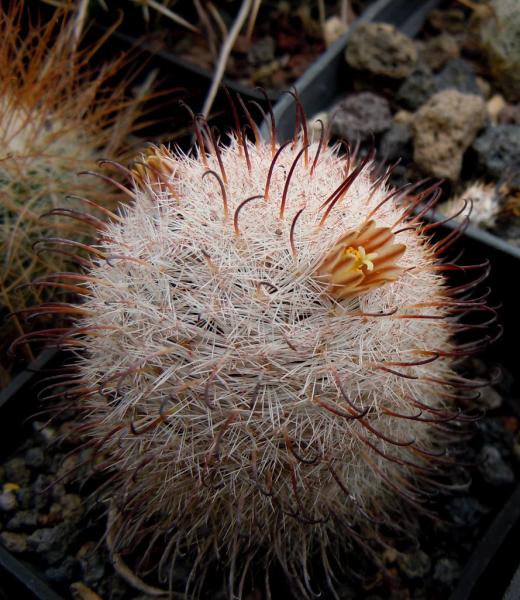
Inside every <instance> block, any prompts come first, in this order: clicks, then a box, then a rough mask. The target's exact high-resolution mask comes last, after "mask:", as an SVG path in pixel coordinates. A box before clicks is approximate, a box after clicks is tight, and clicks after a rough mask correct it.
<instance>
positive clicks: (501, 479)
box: [478, 444, 515, 487]
mask: <svg viewBox="0 0 520 600" xmlns="http://www.w3.org/2000/svg"><path fill="white" fill-rule="evenodd" d="M479 460H480V461H481V462H480V464H479V466H478V470H479V473H480V474H481V475H482V479H484V481H485V482H486V483H488V484H489V485H492V486H495V487H500V486H503V485H510V484H512V483H514V481H515V474H514V473H513V470H512V469H511V467H509V466H508V465H507V464H506V463H505V462H504V459H503V458H502V456H501V454H500V451H499V450H498V449H497V448H496V446H492V445H491V444H485V445H484V446H483V447H482V450H481V451H480V454H479Z"/></svg>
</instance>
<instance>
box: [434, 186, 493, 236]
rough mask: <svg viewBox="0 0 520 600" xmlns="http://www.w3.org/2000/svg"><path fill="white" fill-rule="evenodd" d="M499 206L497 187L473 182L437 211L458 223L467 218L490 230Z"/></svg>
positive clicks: (441, 205)
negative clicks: (456, 220)
mask: <svg viewBox="0 0 520 600" xmlns="http://www.w3.org/2000/svg"><path fill="white" fill-rule="evenodd" d="M501 204H502V202H501V198H500V193H499V190H498V189H497V186H495V185H493V184H486V183H483V182H480V181H473V182H471V183H469V184H468V185H467V187H466V189H465V190H464V191H463V192H462V193H461V194H459V195H458V196H455V197H454V198H451V199H450V200H448V201H447V202H443V203H442V204H440V205H439V211H440V212H442V213H443V214H445V215H450V216H452V217H453V218H454V219H458V220H460V221H462V220H463V219H464V218H466V217H468V218H469V220H470V221H471V223H474V224H475V225H477V226H478V227H486V228H492V227H493V226H494V225H495V222H496V219H497V217H498V215H499V213H500V208H501Z"/></svg>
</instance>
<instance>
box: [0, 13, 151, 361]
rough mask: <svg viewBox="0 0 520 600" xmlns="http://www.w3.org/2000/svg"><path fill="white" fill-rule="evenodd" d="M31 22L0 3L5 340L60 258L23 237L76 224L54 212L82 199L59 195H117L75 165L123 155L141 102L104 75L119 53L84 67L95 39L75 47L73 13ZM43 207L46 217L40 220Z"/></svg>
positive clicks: (47, 293)
mask: <svg viewBox="0 0 520 600" xmlns="http://www.w3.org/2000/svg"><path fill="white" fill-rule="evenodd" d="M27 21H28V22H27ZM34 21H35V20H34V17H33V19H32V20H31V17H30V15H29V14H26V7H25V6H24V2H22V1H17V2H13V3H11V5H10V7H9V8H1V9H0V38H1V39H2V43H1V44H0V81H1V87H0V145H1V160H0V211H1V212H0V223H1V225H0V255H1V256H2V261H1V276H0V302H1V304H2V305H3V308H4V309H5V310H6V311H7V312H11V313H15V314H14V316H13V318H12V319H11V320H7V317H6V316H5V315H2V318H4V317H5V318H6V321H5V322H4V323H3V324H2V326H1V328H0V335H1V336H2V338H3V342H2V346H4V345H5V346H6V347H7V346H8V345H9V343H10V341H12V336H13V335H14V331H13V329H14V328H16V329H17V331H18V334H20V333H23V331H24V326H25V324H24V323H23V319H21V318H20V317H19V315H20V313H18V312H17V311H20V310H21V311H22V313H21V314H23V310H24V309H25V308H26V307H28V306H30V305H31V304H34V303H36V302H41V301H43V300H45V299H49V298H50V297H51V289H52V288H51V287H50V286H47V287H45V288H44V287H43V286H40V287H34V286H30V285H29V284H30V282H31V281H32V280H33V279H35V278H37V277H38V276H39V275H43V274H45V273H48V272H49V271H50V270H55V271H60V270H62V269H63V268H64V267H65V265H67V260H66V257H65V256H64V254H63V253H56V252H55V253H52V254H50V253H47V254H45V256H43V255H41V254H35V253H34V252H33V248H32V245H33V244H34V243H35V242H36V241H37V240H38V239H40V238H42V237H45V236H49V235H51V232H53V234H54V235H55V236H61V237H64V238H68V237H71V236H77V235H79V234H80V232H81V230H82V229H85V226H86V224H85V223H84V222H81V223H79V224H78V223H77V222H75V221H74V220H72V219H67V218H65V216H64V215H65V213H67V214H69V215H73V214H74V212H73V211H74V210H77V209H78V208H82V207H83V205H84V202H83V201H81V200H80V199H78V198H76V199H70V200H69V202H68V204H67V209H66V210H65V211H60V210H58V209H59V207H61V206H63V205H64V197H65V195H67V194H68V195H69V197H71V198H74V196H85V195H87V196H88V194H89V192H92V193H93V194H94V195H95V196H96V198H98V199H101V198H102V204H103V205H104V206H111V207H113V206H115V203H116V199H117V197H118V196H119V197H122V195H121V194H116V193H115V191H116V189H115V188H114V187H113V186H110V185H105V184H104V183H103V182H101V180H96V182H95V183H94V184H93V183H92V182H91V181H88V180H87V179H86V178H85V177H83V178H79V177H78V176H77V173H78V172H79V171H82V170H89V169H93V168H96V167H97V165H96V162H97V160H99V159H100V158H110V157H112V158H119V159H121V158H122V157H123V156H124V153H123V151H125V150H126V151H127V150H128V139H127V138H128V135H129V134H130V133H131V132H132V131H133V129H134V128H135V122H136V118H137V117H138V116H139V112H140V108H139V105H140V102H141V101H142V100H143V98H135V99H129V98H128V97H126V96H125V87H126V85H127V84H128V81H124V82H119V83H116V82H115V80H114V76H115V75H116V74H117V73H118V72H119V71H120V70H121V67H122V66H123V64H124V61H125V59H124V57H119V58H118V59H116V60H114V61H113V62H112V63H110V64H105V65H98V67H97V68H89V67H88V65H87V63H88V61H90V60H91V59H92V57H93V56H94V54H95V52H96V51H97V49H98V48H99V46H100V45H101V44H102V43H103V41H104V39H100V40H98V41H97V42H96V44H95V45H94V46H91V47H84V46H82V45H81V43H80V42H81V40H80V37H81V35H80V31H79V28H80V24H79V23H78V19H77V15H76V14H75V13H74V12H73V11H68V10H66V9H58V10H56V11H55V12H54V14H53V15H52V17H51V18H50V20H49V21H47V22H44V23H43V24H41V23H37V22H34ZM107 35H108V34H107ZM48 213H51V214H53V215H54V217H53V218H47V219H42V216H43V215H45V214H48ZM76 239H78V240H79V239H80V238H76ZM13 325H14V327H13ZM2 358H3V359H5V356H2ZM3 362H4V360H3ZM3 366H4V367H5V366H6V365H5V364H3Z"/></svg>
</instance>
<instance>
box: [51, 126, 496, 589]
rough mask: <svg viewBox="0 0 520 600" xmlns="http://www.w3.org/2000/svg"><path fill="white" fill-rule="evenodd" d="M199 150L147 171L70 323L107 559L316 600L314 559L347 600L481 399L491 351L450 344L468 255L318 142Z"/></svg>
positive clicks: (419, 200)
mask: <svg viewBox="0 0 520 600" xmlns="http://www.w3.org/2000/svg"><path fill="white" fill-rule="evenodd" d="M197 132H198V134H199V152H198V154H197V155H196V156H195V157H191V156H186V155H184V154H182V153H181V152H180V151H170V150H167V149H166V148H157V149H155V150H153V149H152V150H151V151H150V152H148V153H147V154H146V155H144V156H143V157H142V158H141V159H140V161H138V165H136V167H135V168H134V171H133V174H132V182H131V185H130V186H129V188H128V194H129V195H130V196H131V198H132V202H131V204H130V205H129V206H128V207H124V208H122V209H121V212H120V214H118V215H114V216H113V219H112V221H111V222H110V223H109V224H108V225H107V226H106V228H105V229H103V230H102V232H101V239H100V241H99V243H98V244H97V245H95V246H92V248H91V250H90V252H91V256H92V266H91V268H90V269H89V270H88V272H87V273H86V275H85V277H84V281H85V284H84V293H83V302H82V304H81V306H80V307H71V311H75V312H76V314H77V313H78V312H79V313H80V317H78V318H77V319H76V321H75V324H74V325H73V327H72V329H71V331H70V333H69V334H68V337H67V338H66V339H68V340H69V342H68V343H69V344H70V346H71V347H72V348H80V349H82V351H81V352H80V353H79V358H78V361H77V368H78V371H79V373H78V375H77V376H76V378H75V379H72V380H71V382H70V383H71V386H72V387H71V390H70V391H69V392H68V397H70V395H71V394H74V392H76V393H77V395H78V397H79V400H78V402H79V408H80V411H81V415H82V420H81V421H80V423H81V429H82V431H84V432H87V435H88V436H89V438H90V439H91V441H92V442H93V443H94V445H95V448H96V451H97V453H99V454H100V455H101V456H103V457H105V458H106V461H104V462H103V463H102V465H101V466H100V467H99V468H101V469H103V468H106V469H108V470H109V472H110V473H111V477H110V479H109V480H108V482H107V484H106V486H105V488H104V494H105V497H106V499H107V501H108V502H109V503H110V506H111V509H110V514H111V520H110V526H109V532H108V537H109V540H110V545H111V548H112V550H113V552H114V553H115V554H116V555H117V556H120V554H121V553H122V554H128V553H131V551H132V549H134V548H135V547H136V546H138V545H140V544H143V543H146V544H148V550H147V552H146V553H145V554H147V555H149V556H153V555H154V552H155V550H154V548H155V547H157V546H158V545H160V544H162V545H163V546H162V549H161V556H162V558H161V560H160V561H158V564H156V569H158V570H160V571H162V572H163V573H164V574H165V575H166V577H168V574H169V576H170V581H171V580H172V576H173V575H172V574H173V573H174V571H175V561H176V559H178V557H179V556H183V555H185V554H186V553H187V554H188V555H189V556H192V558H193V560H192V570H191V574H190V576H189V578H188V581H187V582H186V590H187V591H188V592H190V593H193V594H194V595H196V594H197V593H198V592H200V591H201V590H202V589H203V582H204V575H205V573H206V571H207V569H208V568H209V565H210V564H211V563H212V562H213V561H217V562H218V561H220V564H221V566H223V567H222V568H223V570H224V572H225V573H226V574H227V579H228V582H229V594H230V597H231V596H232V597H235V596H238V597H240V596H242V594H243V589H244V586H245V585H246V582H247V577H248V576H249V575H250V574H251V573H252V572H254V573H257V574H258V573H259V572H264V573H265V574H267V573H268V570H269V565H270V564H271V563H272V562H273V561H274V562H276V563H278V564H279V565H281V566H282V568H283V570H284V571H285V573H286V574H287V576H288V577H289V578H290V580H291V582H292V585H293V586H294V587H295V589H296V590H298V591H297V593H298V595H299V596H300V597H302V596H305V597H307V596H309V595H311V594H312V587H313V585H312V584H311V569H310V566H309V565H310V563H311V562H312V561H313V559H314V558H315V557H316V556H318V562H319V563H320V564H321V565H322V567H323V571H324V576H325V579H326V582H327V584H328V585H329V587H330V589H331V590H332V593H333V594H335V592H334V582H333V571H334V566H333V564H332V562H334V557H336V559H338V556H339V554H338V552H340V551H341V549H345V548H348V547H350V545H352V544H353V543H354V544H360V545H361V546H362V547H363V548H364V549H365V551H367V552H369V553H374V548H375V547H376V546H377V543H378V542H381V541H382V538H381V534H380V533H379V526H380V525H381V524H383V525H388V526H392V524H395V523H396V524H397V526H399V524H400V523H401V524H402V525H403V527H404V528H407V527H409V523H410V522H411V519H410V514H411V515H414V514H415V515H416V514H417V513H418V512H419V511H421V510H425V508H424V506H423V500H424V498H425V496H427V494H428V493H429V491H431V489H432V488H433V487H434V481H433V480H432V477H433V476H434V475H435V474H436V472H437V469H438V467H439V465H442V463H445V462H449V459H448V458H447V457H446V456H444V452H445V448H446V443H447V438H448V437H449V431H448V430H447V429H448V425H447V423H448V422H449V421H453V420H455V419H457V417H458V413H457V412H456V411H455V410H454V409H453V404H454V399H455V398H456V397H457V396H462V397H467V398H469V395H470V394H471V393H472V391H471V388H472V385H471V384H469V383H468V382H467V381H466V380H464V379H463V378H462V377H461V376H459V375H457V374H456V373H455V371H454V369H453V361H454V359H455V357H458V356H460V355H463V354H464V353H465V352H471V351H473V350H475V349H477V346H478V344H477V343H476V342H475V343H470V344H468V345H466V346H463V347H459V348H456V347H454V344H453V339H452V338H453V334H454V333H455V332H456V331H457V329H458V327H462V325H460V324H459V323H457V321H458V319H459V315H460V314H461V313H463V312H464V311H465V310H466V308H467V307H469V306H476V305H477V304H478V305H479V306H484V301H480V304H479V303H478V302H476V303H473V304H471V305H470V304H468V302H469V301H467V300H465V299H459V295H460V294H461V293H465V292H466V291H467V290H468V289H470V288H471V285H472V284H467V285H462V286H460V287H459V288H456V289H451V290H450V289H449V287H448V286H447V284H446V281H445V279H444V277H443V274H442V270H443V266H442V264H441V261H440V259H439V256H440V254H441V253H442V252H443V251H444V250H445V249H446V248H447V247H448V246H449V245H450V243H451V242H452V241H453V239H454V235H453V234H450V236H449V237H448V238H447V239H446V240H441V241H439V242H437V243H436V244H435V245H434V244H433V243H430V241H429V238H428V232H429V231H430V230H431V229H432V228H433V226H432V225H429V226H425V225H423V224H422V223H421V221H420V220H419V217H418V216H414V213H413V210H414V209H415V208H416V207H417V206H426V208H428V207H429V206H431V205H432V204H433V202H434V201H435V199H436V197H437V190H436V189H435V188H430V189H428V190H425V191H424V192H423V193H421V194H418V195H416V196H413V197H407V196H406V191H405V190H398V191H394V190H391V189H389V188H388V187H387V184H386V181H387V179H388V176H389V171H386V172H383V173H379V174H378V173H376V172H375V167H374V165H373V163H372V162H371V161H370V157H369V158H367V159H365V160H364V161H362V162H356V161H355V160H354V158H353V157H352V156H351V155H349V154H347V156H339V155H338V152H337V149H330V148H328V147H326V146H325V144H324V140H323V136H322V139H321V140H320V141H319V142H315V143H312V144H310V145H309V144H307V143H305V137H304V138H303V139H300V138H299V137H298V138H296V139H295V140H294V141H293V142H292V143H290V142H289V143H287V144H284V145H283V146H278V145H275V144H274V143H272V144H267V143H264V142H262V141H260V140H259V139H258V140H257V143H256V144H251V143H250V142H247V141H246V140H245V139H244V137H243V136H242V135H240V134H239V135H238V136H237V137H233V138H232V140H231V143H230V144H229V145H228V146H227V147H219V146H218V145H217V144H216V143H215V142H214V139H213V143H212V144H210V142H209V140H210V135H211V132H210V131H209V129H208V132H207V133H208V145H209V147H210V148H211V149H212V151H211V152H209V151H206V150H205V149H204V148H203V145H202V136H201V132H200V129H197ZM422 212H423V213H424V211H422ZM360 242H362V243H360ZM461 269H463V267H461ZM477 310H478V309H477ZM464 327H466V328H467V327H468V326H467V325H464ZM59 335H60V343H62V344H63V343H65V341H64V337H63V335H62V332H59ZM408 513H410V514H408ZM374 544H376V546H374ZM374 556H376V555H375V553H374ZM338 560H339V559H338ZM253 565H254V568H253ZM343 568H344V569H345V570H346V571H347V572H348V571H349V566H348V564H347V565H345V564H343ZM266 576H267V575H266ZM267 587H268V586H267Z"/></svg>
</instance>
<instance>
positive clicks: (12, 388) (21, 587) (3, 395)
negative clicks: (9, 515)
mask: <svg viewBox="0 0 520 600" xmlns="http://www.w3.org/2000/svg"><path fill="white" fill-rule="evenodd" d="M58 358H59V357H58V351H57V350H56V349H55V348H48V349H46V350H43V351H42V352H41V353H40V355H39V356H38V358H37V359H36V360H35V361H34V362H33V363H31V364H30V365H29V366H28V367H27V368H26V369H24V370H23V371H21V372H20V373H18V375H16V376H15V377H14V379H13V380H12V381H11V383H10V384H9V385H8V386H7V387H6V388H4V389H3V390H2V391H1V392H0V457H2V458H3V457H5V456H6V455H7V454H8V453H9V451H10V449H12V448H15V447H16V446H17V445H19V444H20V440H21V439H23V436H24V434H25V430H26V428H27V426H28V424H27V421H26V420H27V418H28V417H30V416H31V415H32V414H34V413H35V412H36V398H35V395H36V390H35V386H36V384H37V382H38V381H39V380H41V377H42V375H43V374H45V373H46V372H48V370H49V369H50V368H51V367H52V366H53V365H54V364H55V362H57V360H58ZM4 597H5V599H6V600H10V599H11V598H20V599H23V600H25V599H26V598H27V599H30V598H38V599H39V600H63V598H62V597H61V596H59V595H58V594H56V592H54V591H53V590H52V589H51V588H50V587H49V586H48V585H47V584H46V583H45V582H44V581H43V580H42V579H41V578H40V577H39V576H38V575H37V574H36V573H35V571H34V569H33V568H32V567H31V566H29V565H27V564H25V563H24V562H22V561H20V560H18V559H17V558H15V557H14V556H12V554H10V553H9V552H8V551H7V550H6V549H5V548H4V547H3V546H2V545H1V544H0V598H2V599H3V598H4Z"/></svg>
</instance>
